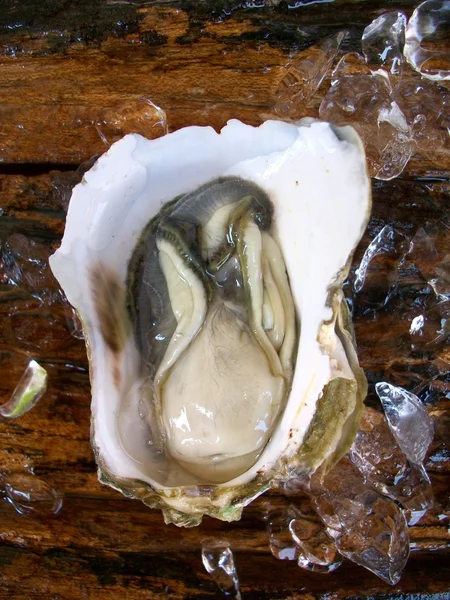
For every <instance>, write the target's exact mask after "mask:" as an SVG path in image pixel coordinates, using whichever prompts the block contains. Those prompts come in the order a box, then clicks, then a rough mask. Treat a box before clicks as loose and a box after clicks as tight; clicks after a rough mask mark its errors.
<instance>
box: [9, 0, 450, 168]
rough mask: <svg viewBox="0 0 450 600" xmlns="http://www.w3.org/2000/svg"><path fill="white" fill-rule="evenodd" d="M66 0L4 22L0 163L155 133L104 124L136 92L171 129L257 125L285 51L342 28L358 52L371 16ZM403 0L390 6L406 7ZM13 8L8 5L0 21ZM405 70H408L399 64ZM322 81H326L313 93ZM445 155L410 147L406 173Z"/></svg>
mask: <svg viewBox="0 0 450 600" xmlns="http://www.w3.org/2000/svg"><path fill="white" fill-rule="evenodd" d="M50 4H51V3H50ZM71 4H72V3H70V4H68V5H65V6H63V7H61V9H60V10H58V11H56V15H55V14H54V13H55V11H52V10H51V9H50V7H48V6H47V11H46V5H47V3H44V7H43V8H42V10H41V12H39V11H37V10H34V12H33V11H32V13H31V15H30V13H29V12H26V11H24V12H23V14H22V15H21V13H20V10H18V11H16V13H14V16H16V17H17V19H19V17H20V16H22V17H23V18H24V20H25V21H26V22H27V23H28V25H27V26H25V25H23V26H17V27H16V28H13V29H12V30H11V29H9V30H7V29H6V26H5V28H4V29H3V43H4V51H3V55H0V68H1V83H2V85H1V86H0V124H1V129H0V149H1V152H0V159H1V161H2V162H4V163H17V162H20V163H42V162H45V163H72V164H78V163H79V162H81V161H82V160H85V159H88V158H90V157H91V156H92V155H93V154H95V153H97V152H102V151H104V150H105V149H106V147H107V146H106V145H105V143H104V141H102V139H101V138H100V136H99V133H98V130H99V129H100V130H103V131H105V133H106V135H107V138H108V140H109V141H113V140H115V139H117V138H118V137H120V136H121V135H123V134H124V133H127V132H130V131H136V130H140V131H142V132H143V133H145V134H146V135H147V136H151V135H156V134H157V133H158V128H156V129H155V128H153V129H152V128H151V127H149V126H148V123H146V124H144V123H143V122H142V121H141V122H140V123H137V122H136V119H133V118H131V117H130V118H125V119H123V120H122V121H121V122H120V123H119V124H118V125H117V126H113V127H111V126H109V127H108V125H105V122H109V123H110V122H111V120H113V119H114V117H115V116H117V114H119V115H122V116H123V112H124V110H125V111H127V109H126V105H127V104H128V103H129V102H133V101H138V100H139V98H141V97H143V96H144V97H147V98H150V99H151V100H152V101H154V102H155V103H157V104H158V105H160V106H161V107H163V108H164V109H165V110H166V112H167V116H168V122H169V126H170V128H171V129H178V128H180V127H182V126H185V125H187V124H194V125H212V126H213V127H215V128H216V129H220V128H221V127H222V126H223V125H224V124H225V123H226V121H227V120H228V119H230V118H234V117H236V116H239V118H241V119H242V120H244V121H247V122H248V123H251V124H259V123H260V122H261V121H262V120H263V119H264V118H268V117H276V114H275V112H274V106H275V101H276V90H277V88H278V85H279V82H280V80H281V79H282V78H283V77H284V75H285V74H286V72H287V67H288V63H289V60H290V56H292V54H293V53H301V55H302V56H305V57H306V58H308V57H312V56H314V52H315V48H314V44H315V43H317V42H318V41H320V40H321V39H323V38H324V37H325V35H329V34H330V33H333V32H336V31H338V30H339V29H343V28H345V29H348V31H349V38H348V39H347V41H346V42H345V47H344V49H345V51H348V50H355V49H360V36H361V32H362V30H363V29H364V27H365V26H366V25H367V24H368V23H370V21H371V20H372V19H373V18H374V17H375V16H377V15H378V14H380V13H381V12H382V10H381V9H380V7H379V6H377V3H375V2H369V3H362V4H360V5H358V8H357V9H355V6H354V3H348V2H335V3H333V4H330V5H328V6H327V9H326V10H324V9H323V8H320V7H319V6H317V5H312V6H303V7H301V8H299V9H296V10H286V7H285V6H284V5H283V4H281V5H280V6H278V7H276V8H269V7H266V8H260V9H256V8H253V9H251V8H245V7H241V8H238V9H236V10H233V11H226V12H224V11H223V10H221V9H220V7H219V8H217V7H216V8H214V5H213V3H201V4H200V5H198V6H196V7H195V9H194V8H193V5H190V6H189V5H186V4H183V3H180V4H178V5H177V3H171V4H169V3H161V5H159V6H158V5H157V3H153V4H154V5H153V6H145V7H144V6H141V7H139V6H135V7H132V6H131V5H127V6H125V7H124V8H123V14H122V15H120V9H119V8H118V7H117V10H116V11H114V10H112V9H111V7H110V6H109V5H108V3H106V2H100V1H99V0H97V2H95V3H93V4H94V5H95V8H92V10H91V11H89V10H88V9H87V7H86V6H85V4H82V3H80V2H76V3H73V4H75V7H73V6H71ZM412 6H413V3H411V2H403V3H402V2H397V3H396V7H397V8H403V9H404V10H405V11H406V12H407V13H408V14H409V13H410V12H411V8H412ZM77 7H78V10H77ZM224 8H225V5H224ZM392 8H394V7H392ZM83 11H86V15H85V16H84V17H83ZM118 11H119V12H118ZM13 12H14V11H13ZM227 12H229V13H230V14H227ZM12 16H13V14H12V13H8V12H7V14H6V15H5V16H4V19H5V22H7V19H10V18H12ZM89 17H90V18H91V19H93V22H92V23H90V22H89V21H88V19H89ZM27 19H28V20H27ZM45 19H47V20H48V22H47V23H46V21H45ZM19 23H20V21H19ZM43 23H46V27H45V32H43ZM118 24H120V26H119V25H118ZM0 31H1V29H0ZM93 37H94V39H92V38H93ZM299 56H300V54H299ZM405 77H406V78H413V77H414V74H413V72H412V71H411V70H410V69H408V70H406V71H405ZM328 85H329V80H328V81H327V82H326V83H325V84H324V85H323V86H322V88H321V91H322V96H323V93H325V91H326V89H327V86H328ZM320 99H321V96H320V94H319V95H317V96H316V98H315V99H314V101H313V102H312V104H311V106H306V105H305V106H304V107H303V109H302V108H301V107H300V108H299V112H300V113H302V114H304V115H311V116H318V106H319V103H320ZM124 106H125V107H124ZM449 156H450V154H449V149H448V148H439V146H437V145H431V147H429V148H426V150H425V151H424V149H423V148H422V149H421V148H418V153H417V155H416V156H415V158H414V159H413V160H412V161H411V162H410V163H409V165H408V167H407V170H406V173H407V174H410V175H426V174H432V173H433V174H439V173H441V174H442V173H444V174H448V172H449Z"/></svg>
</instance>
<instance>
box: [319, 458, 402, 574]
mask: <svg viewBox="0 0 450 600" xmlns="http://www.w3.org/2000/svg"><path fill="white" fill-rule="evenodd" d="M322 475H323V474H322ZM322 475H321V474H320V473H316V474H314V475H313V477H312V480H311V485H312V490H313V492H314V496H313V504H314V507H315V509H316V510H317V512H318V514H319V515H320V517H321V518H322V520H323V522H324V523H325V525H326V526H327V533H328V534H329V535H330V536H331V537H332V538H333V539H334V541H335V544H336V548H337V549H338V551H339V552H340V554H342V555H343V556H345V557H347V558H349V559H350V560H352V561H353V562H355V563H357V564H359V565H361V566H363V567H365V568H366V569H369V571H372V572H373V573H375V574H376V575H378V577H380V578H381V579H383V580H384V581H386V582H388V583H390V584H395V583H397V582H398V581H399V579H400V576H401V572H402V570H403V568H404V566H405V564H406V562H407V560H408V556H409V537H408V526H407V522H406V519H405V516H404V514H403V511H402V510H401V509H400V508H399V507H398V506H397V505H396V504H395V503H394V502H393V501H392V500H390V499H389V498H386V497H384V496H381V495H380V494H379V493H377V492H376V491H374V490H372V489H370V488H368V487H367V486H366V484H365V482H364V478H363V476H362V474H361V473H360V472H359V471H358V469H357V468H356V467H355V466H354V465H353V464H352V463H351V462H350V460H349V459H348V458H347V457H344V458H343V459H341V461H340V462H339V463H338V464H337V465H336V466H335V467H334V468H333V469H332V470H331V471H330V472H329V473H328V474H327V475H326V476H325V477H323V478H322Z"/></svg>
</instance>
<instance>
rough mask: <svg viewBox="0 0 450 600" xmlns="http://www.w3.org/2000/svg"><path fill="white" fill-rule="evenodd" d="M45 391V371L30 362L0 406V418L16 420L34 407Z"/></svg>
mask: <svg viewBox="0 0 450 600" xmlns="http://www.w3.org/2000/svg"><path fill="white" fill-rule="evenodd" d="M46 389H47V371H46V370H45V369H44V368H43V367H41V365H40V364H39V363H37V362H36V361H35V360H30V362H29V363H28V366H27V368H26V369H25V372H24V374H23V375H22V377H21V378H20V381H19V383H18V384H17V386H16V389H15V390H14V392H13V393H12V395H11V397H10V399H9V400H8V401H7V402H5V404H2V405H1V406H0V418H1V417H4V418H8V419H16V418H17V417H21V416H22V415H24V414H25V413H26V412H28V411H29V410H31V409H32V408H33V406H36V404H37V403H38V401H39V400H40V399H41V398H42V396H43V395H44V394H45V391H46Z"/></svg>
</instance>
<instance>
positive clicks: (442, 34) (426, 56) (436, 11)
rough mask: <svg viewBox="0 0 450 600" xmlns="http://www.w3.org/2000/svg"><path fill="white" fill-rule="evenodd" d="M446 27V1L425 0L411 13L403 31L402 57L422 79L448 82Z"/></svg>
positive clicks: (449, 17) (449, 6)
mask: <svg viewBox="0 0 450 600" xmlns="http://www.w3.org/2000/svg"><path fill="white" fill-rule="evenodd" d="M449 26H450V1H449V0H428V1H427V2H422V4H420V5H419V6H418V7H417V8H416V10H415V11H414V12H413V14H412V16H411V18H410V20H409V22H408V25H407V27H406V38H405V47H404V54H405V58H406V60H407V61H408V62H409V64H410V65H411V66H412V67H413V68H414V69H415V70H416V71H418V72H419V73H420V74H421V75H422V76H423V77H427V78H428V79H433V80H435V81H440V80H444V79H450V47H449V44H448V29H449Z"/></svg>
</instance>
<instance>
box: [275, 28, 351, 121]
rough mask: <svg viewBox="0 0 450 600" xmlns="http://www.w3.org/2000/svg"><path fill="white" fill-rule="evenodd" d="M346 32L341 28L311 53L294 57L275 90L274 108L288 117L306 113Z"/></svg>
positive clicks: (292, 117)
mask: <svg viewBox="0 0 450 600" xmlns="http://www.w3.org/2000/svg"><path fill="white" fill-rule="evenodd" d="M345 35H346V32H345V31H339V32H338V33H337V34H336V35H333V36H330V37H327V38H326V39H325V40H323V41H322V42H321V43H320V45H319V46H318V47H317V48H316V49H315V50H316V51H315V52H314V53H313V54H312V55H311V56H310V55H308V57H305V56H299V57H297V58H294V59H293V60H292V62H291V63H290V64H289V65H288V70H287V73H286V75H285V76H284V77H283V79H282V80H281V82H280V84H279V86H278V88H277V91H276V104H275V112H276V113H277V114H278V115H279V116H281V117H287V118H289V119H298V118H300V117H302V116H304V110H305V106H306V105H308V103H309V102H310V100H311V99H312V97H313V96H314V94H315V93H316V92H317V90H318V89H319V86H320V84H321V83H322V81H323V80H324V78H325V77H326V76H327V74H328V72H329V71H330V69H331V66H332V64H333V61H334V59H335V57H336V55H337V53H338V51H339V47H340V45H341V42H342V40H343V39H344V37H345Z"/></svg>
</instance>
